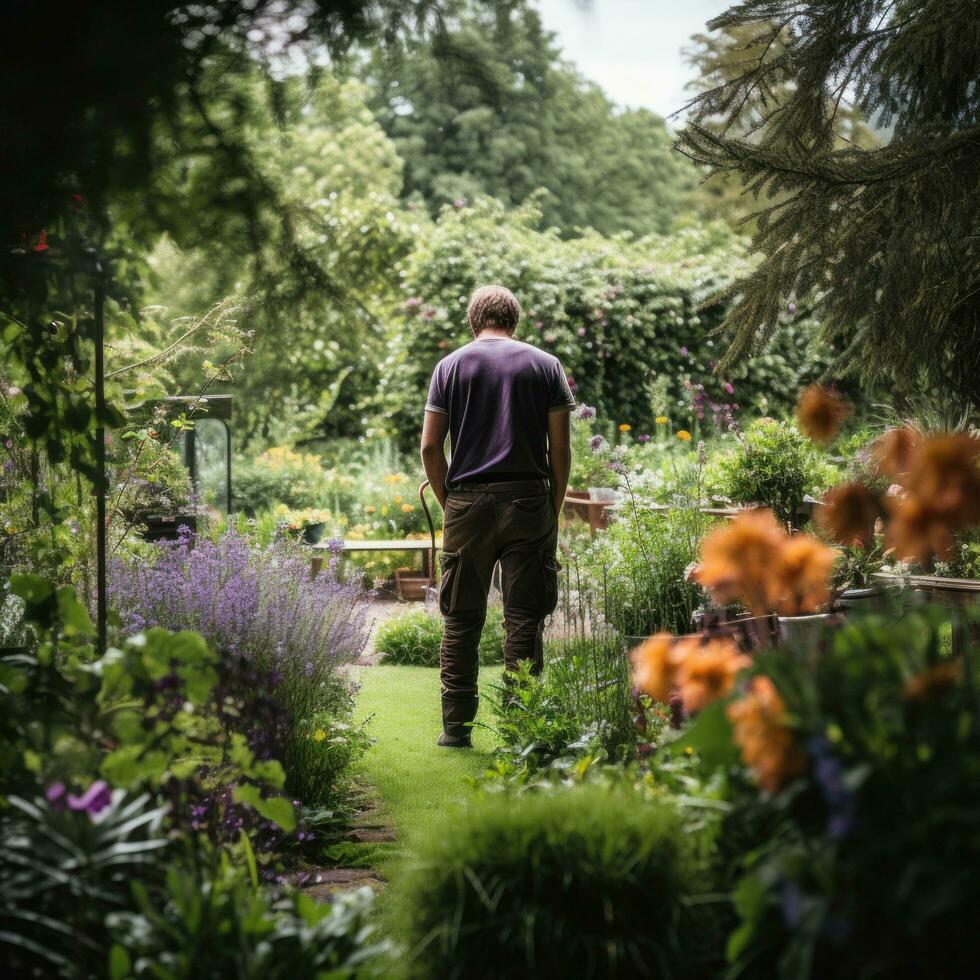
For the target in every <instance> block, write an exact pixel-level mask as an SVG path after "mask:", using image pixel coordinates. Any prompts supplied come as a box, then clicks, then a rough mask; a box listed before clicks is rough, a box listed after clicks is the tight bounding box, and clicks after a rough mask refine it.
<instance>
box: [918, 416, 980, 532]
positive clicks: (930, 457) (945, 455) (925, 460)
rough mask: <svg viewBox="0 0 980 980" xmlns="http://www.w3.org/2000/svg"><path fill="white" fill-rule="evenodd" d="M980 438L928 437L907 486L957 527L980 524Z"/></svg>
mask: <svg viewBox="0 0 980 980" xmlns="http://www.w3.org/2000/svg"><path fill="white" fill-rule="evenodd" d="M978 457H980V439H975V438H973V436H968V435H964V434H962V433H961V434H959V435H953V436H932V437H930V438H928V439H924V440H923V441H922V442H921V443H920V444H919V446H918V448H917V449H916V451H915V453H914V454H913V456H912V466H911V469H910V470H909V473H908V478H907V479H906V480H905V481H904V486H905V489H906V490H908V491H909V492H910V493H913V494H915V495H916V496H917V497H918V498H919V499H920V500H922V501H924V502H925V503H926V504H927V505H928V507H929V509H930V510H931V511H933V512H934V513H936V514H941V515H942V516H943V517H945V518H946V519H947V520H948V521H949V522H950V524H951V526H953V527H956V528H962V527H970V526H971V525H973V524H977V523H980V467H978V465H977V463H978Z"/></svg>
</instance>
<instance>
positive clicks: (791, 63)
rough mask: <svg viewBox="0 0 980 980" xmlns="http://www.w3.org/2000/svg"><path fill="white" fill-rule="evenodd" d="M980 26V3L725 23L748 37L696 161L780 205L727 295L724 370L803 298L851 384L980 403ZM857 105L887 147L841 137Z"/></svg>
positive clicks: (763, 222)
mask: <svg viewBox="0 0 980 980" xmlns="http://www.w3.org/2000/svg"><path fill="white" fill-rule="evenodd" d="M976 14H977V10H976V4H975V3H974V2H973V0H833V2H831V0H744V2H742V3H740V4H738V5H736V6H734V7H732V8H731V9H729V10H728V11H727V12H726V13H725V14H723V15H721V16H720V17H717V18H715V19H714V20H712V21H711V22H709V24H708V27H709V29H710V30H712V31H715V32H717V31H721V32H728V33H729V34H730V35H731V36H734V37H739V35H740V34H741V35H742V37H743V39H742V40H741V41H740V43H738V44H737V46H736V50H737V52H738V57H737V58H735V59H733V60H732V61H730V62H728V63H727V66H726V70H725V72H724V73H723V75H722V77H719V78H718V79H717V83H716V84H714V85H713V86H712V87H709V88H707V89H706V90H705V91H703V92H702V93H701V94H700V95H698V96H697V97H696V98H695V99H694V101H693V104H692V111H691V116H690V122H689V124H688V125H687V127H686V128H685V129H684V130H683V131H682V133H681V134H680V140H679V145H680V148H681V150H682V152H684V153H685V154H687V155H688V156H690V157H691V158H692V159H693V160H694V161H696V162H697V163H699V164H701V165H702V166H705V167H707V168H708V169H709V171H710V172H711V173H713V174H735V175H738V176H739V177H740V178H741V179H742V180H743V181H744V183H745V185H746V186H747V187H748V188H749V190H750V191H752V192H758V193H760V194H764V195H766V196H767V197H768V199H769V202H768V203H764V205H763V206H762V208H761V209H760V210H759V212H758V214H757V215H756V221H757V231H756V234H755V236H754V244H755V247H756V248H757V249H758V251H760V252H761V253H762V255H763V261H762V262H761V263H760V264H759V265H758V266H757V267H756V268H755V270H754V271H753V272H752V273H751V274H749V275H748V276H745V277H743V278H742V279H740V280H739V281H738V282H736V283H735V284H734V285H733V286H732V287H731V289H730V290H729V293H730V294H731V295H734V296H736V297H737V301H736V302H735V303H734V305H733V306H732V308H731V312H730V314H729V315H728V317H727V318H726V320H725V322H724V324H723V325H722V328H721V329H722V330H723V331H726V332H727V333H728V334H729V336H730V338H731V345H730V347H729V349H728V353H727V355H726V360H725V361H723V366H724V365H725V364H729V363H731V362H732V361H734V360H736V359H739V358H742V357H744V356H745V355H747V354H749V353H751V352H752V351H754V350H756V349H758V347H759V346H760V345H762V344H763V343H764V342H765V340H766V339H767V338H768V337H769V336H770V335H771V334H772V333H773V331H774V330H776V329H777V328H778V325H779V323H780V319H781V315H782V314H783V313H784V311H785V309H786V304H787V302H788V301H790V300H791V299H793V298H794V297H801V296H804V295H805V296H808V297H810V299H811V300H812V301H813V303H814V306H815V312H816V314H817V316H818V317H819V318H820V320H821V321H822V323H823V325H824V333H825V335H826V337H827V339H828V340H829V341H830V342H831V343H832V344H833V345H834V346H835V347H836V349H837V350H838V352H839V356H838V366H839V367H840V368H841V369H846V370H850V371H853V372H855V373H859V374H860V375H861V376H862V377H864V378H865V379H867V380H885V381H888V382H890V383H891V384H892V385H893V386H894V387H895V388H896V389H898V390H900V391H907V392H911V391H916V390H919V389H920V388H921V386H922V385H923V384H924V383H925V384H931V385H935V386H939V387H941V388H943V389H945V390H947V391H950V392H952V393H953V394H954V395H955V396H957V397H958V398H960V399H961V400H963V401H966V402H970V403H972V404H973V405H977V404H980V261H978V258H980V236H978V235H977V228H978V227H980V87H978V85H977V79H978V77H980V18H978V17H977V16H976ZM845 100H850V101H852V102H853V105H854V107H855V108H856V110H858V111H859V112H860V113H861V114H862V115H863V116H864V118H866V119H870V120H873V121H874V122H875V124H876V125H877V126H878V127H879V129H880V130H881V131H883V132H890V133H891V137H890V139H889V140H888V142H887V143H886V144H884V145H881V146H879V147H875V148H863V147H861V146H860V145H856V144H855V142H854V141H853V139H842V138H841V137H842V136H849V131H848V125H849V122H848V120H846V119H844V118H843V117H842V111H841V107H842V106H843V105H844V104H845ZM749 105H751V106H752V107H753V113H754V118H753V123H752V126H751V131H750V132H746V131H745V130H744V129H741V128H740V126H741V124H742V122H743V121H744V119H745V115H744V114H745V111H746V107H747V106H749ZM719 123H720V125H719Z"/></svg>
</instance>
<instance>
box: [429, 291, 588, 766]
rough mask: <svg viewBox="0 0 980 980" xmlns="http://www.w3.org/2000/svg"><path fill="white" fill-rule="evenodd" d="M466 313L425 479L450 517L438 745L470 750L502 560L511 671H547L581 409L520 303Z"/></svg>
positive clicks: (436, 381)
mask: <svg viewBox="0 0 980 980" xmlns="http://www.w3.org/2000/svg"><path fill="white" fill-rule="evenodd" d="M467 317H468V319H469V324H470V329H471V330H472V331H473V336H474V339H473V340H472V341H471V342H470V343H468V344H466V345H465V346H463V347H461V348H460V349H459V350H457V351H455V352H454V353H452V354H450V355H449V356H448V357H445V358H443V359H442V360H441V361H440V362H439V363H438V364H437V365H436V368H435V371H434V372H433V374H432V383H431V385H430V387H429V397H428V399H427V401H426V405H425V421H424V423H423V426H422V463H423V465H424V467H425V475H426V476H427V477H428V478H429V483H430V484H431V485H432V489H433V490H434V491H435V494H436V497H438V499H439V503H440V504H442V506H443V508H444V510H445V514H446V517H445V525H444V533H443V544H442V548H443V550H442V583H441V586H440V589H439V606H440V609H441V611H442V614H443V617H444V619H445V632H444V634H443V640H442V648H441V650H440V654H439V662H440V670H441V677H442V722H443V733H442V735H440V736H439V745H442V746H446V747H450V748H469V747H470V722H472V721H473V719H474V718H475V717H476V709H477V702H478V698H477V674H478V671H479V661H478V657H477V649H478V647H479V643H480V632H481V630H482V628H483V621H484V619H485V618H486V612H487V595H488V593H489V591H490V579H491V576H492V574H493V569H494V566H495V565H496V563H497V562H498V561H499V562H500V573H501V588H502V590H503V596H504V630H505V633H506V640H505V643H504V667H505V670H511V671H512V670H514V669H516V667H517V664H518V662H519V661H521V660H527V661H529V662H530V664H531V668H532V670H534V671H535V672H537V671H540V670H541V667H542V662H543V661H542V641H541V636H542V632H543V630H544V620H545V617H546V616H548V615H549V614H550V613H551V612H553V611H554V608H555V605H556V604H557V602H558V570H559V565H558V562H557V560H556V558H555V551H556V548H557V543H558V514H559V513H560V511H561V506H562V501H563V499H564V497H565V488H566V487H567V485H568V472H569V468H570V466H571V450H570V447H569V412H570V411H571V409H573V408H574V407H575V399H574V398H573V397H572V393H571V390H570V389H569V387H568V380H567V379H566V377H565V372H564V371H563V370H562V366H561V364H560V363H559V361H558V358H556V357H554V356H552V355H551V354H547V353H545V352H544V351H541V350H539V349H538V348H537V347H532V346H531V345H530V344H525V343H522V342H521V341H519V340H515V339H514V336H513V335H514V331H515V330H516V329H517V324H518V322H519V320H520V317H521V308H520V305H519V304H518V302H517V299H516V298H515V296H514V294H513V293H512V292H511V291H510V290H509V289H505V288H504V287H503V286H483V287H482V288H481V289H478V290H477V291H476V292H475V293H474V294H473V296H472V298H471V299H470V303H469V307H468V308H467ZM447 433H448V434H449V436H450V441H451V459H452V461H451V462H450V463H448V464H447V462H446V454H445V449H444V446H445V441H446V435H447Z"/></svg>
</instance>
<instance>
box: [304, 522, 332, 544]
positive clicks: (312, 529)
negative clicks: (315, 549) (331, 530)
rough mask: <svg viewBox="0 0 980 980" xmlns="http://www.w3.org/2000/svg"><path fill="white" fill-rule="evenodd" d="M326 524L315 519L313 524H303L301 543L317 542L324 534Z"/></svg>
mask: <svg viewBox="0 0 980 980" xmlns="http://www.w3.org/2000/svg"><path fill="white" fill-rule="evenodd" d="M326 531H327V525H326V522H325V521H317V522H316V523H315V524H304V525H303V533H302V539H303V544H318V543H319V541H320V539H321V538H322V537H323V535H324V534H326Z"/></svg>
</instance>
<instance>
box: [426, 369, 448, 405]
mask: <svg viewBox="0 0 980 980" xmlns="http://www.w3.org/2000/svg"><path fill="white" fill-rule="evenodd" d="M441 367H442V364H441V362H440V363H439V364H437V365H436V369H435V370H434V371H433V372H432V380H431V381H430V382H429V397H428V398H426V400H425V410H426V411H427V412H439V413H440V414H442V415H448V414H449V406H448V405H447V404H446V391H445V381H444V379H443V372H442V370H441Z"/></svg>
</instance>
